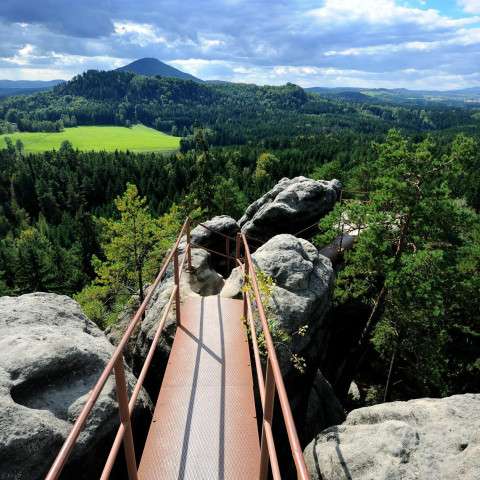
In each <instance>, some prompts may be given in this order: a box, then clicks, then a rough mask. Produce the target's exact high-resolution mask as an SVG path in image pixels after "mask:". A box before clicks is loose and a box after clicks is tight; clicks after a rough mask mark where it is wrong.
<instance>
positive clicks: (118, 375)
mask: <svg viewBox="0 0 480 480" xmlns="http://www.w3.org/2000/svg"><path fill="white" fill-rule="evenodd" d="M202 226H203V225H202ZM190 228H191V220H190V218H187V219H186V220H185V222H184V224H183V226H182V228H181V230H180V233H179V235H178V237H177V239H176V241H175V243H174V245H173V247H172V248H171V250H170V251H169V253H168V254H167V256H166V257H165V259H164V261H163V264H162V267H161V269H160V272H159V273H158V275H157V277H156V278H155V281H154V282H153V284H152V285H151V287H150V289H149V291H148V293H147V295H146V296H145V299H144V300H143V302H142V304H141V305H140V306H139V308H138V310H137V311H136V313H135V315H134V316H133V318H132V320H131V321H130V323H129V325H128V326H127V329H126V330H125V333H124V334H123V336H122V339H121V340H120V342H119V344H118V345H117V347H116V348H115V350H114V352H113V354H112V356H111V358H110V360H109V362H108V363H107V365H106V366H105V369H104V370H103V372H102V373H101V375H100V377H99V379H98V380H97V383H96V384H95V386H94V387H93V389H92V390H91V392H90V394H89V396H88V399H87V401H86V403H85V405H84V407H83V408H82V410H81V412H80V414H79V416H78V418H77V420H76V421H75V423H74V425H73V427H72V429H71V431H70V433H69V435H68V436H67V438H66V440H65V442H64V444H63V446H62V448H61V450H60V451H59V453H58V455H57V457H56V459H55V461H54V462H53V464H52V466H51V468H50V470H49V472H48V474H47V476H46V477H45V479H46V480H57V479H58V477H59V476H60V474H61V472H62V470H63V468H64V467H65V465H66V463H67V461H68V459H69V457H70V455H71V452H72V450H73V448H74V447H75V445H76V442H77V439H78V437H79V435H80V433H81V431H82V429H83V428H84V426H85V423H86V421H87V419H88V416H89V415H90V413H91V411H92V409H93V407H94V405H95V403H96V401H97V400H98V397H99V396H100V393H101V392H102V390H103V388H104V386H105V384H106V382H107V380H108V378H109V376H110V375H111V373H112V371H113V372H114V373H115V381H116V392H117V398H118V407H119V415H120V425H119V427H118V429H117V434H116V436H115V439H114V442H113V444H112V447H111V449H110V452H109V455H108V458H107V460H106V463H105V465H104V469H103V472H102V474H101V477H100V478H101V480H108V478H109V476H110V473H111V471H112V468H113V466H114V464H115V461H116V458H117V455H118V452H119V450H120V446H121V444H122V443H123V446H124V450H125V459H126V466H127V471H128V477H129V479H130V480H138V475H137V464H136V459H135V451H134V445H133V435H132V427H131V416H132V414H133V411H134V408H135V404H136V401H137V399H138V396H139V394H140V391H141V388H142V386H143V383H144V380H145V377H146V374H147V371H148V368H149V367H150V364H151V362H152V359H153V355H154V353H155V349H156V347H157V344H158V342H159V340H160V336H161V334H162V331H163V327H164V325H165V322H166V319H167V316H168V314H169V313H170V310H171V307H172V304H173V302H174V301H175V305H176V320H177V324H178V325H180V324H181V318H180V308H179V305H180V278H181V275H182V273H183V270H184V266H185V263H187V264H188V269H189V270H191V249H192V248H194V247H200V248H205V247H203V246H200V245H198V246H197V245H195V244H193V243H192V242H191V238H190ZM211 230H212V231H213V232H214V233H219V234H221V232H216V231H215V230H213V229H211ZM184 235H186V238H187V242H186V247H185V249H184V250H183V252H181V253H183V259H182V261H181V262H180V261H179V253H180V252H179V245H180V241H181V240H182V238H183V237H184ZM222 236H224V237H225V240H226V254H222V253H221V252H217V251H214V250H211V249H207V248H206V250H208V251H210V252H212V253H215V254H219V255H221V256H224V257H226V258H227V259H228V260H232V259H233V260H234V262H235V263H236V264H237V265H239V266H240V267H241V268H242V270H243V272H244V275H245V277H249V278H250V280H251V283H252V289H253V293H254V297H255V303H256V307H257V309H258V313H259V317H260V322H261V325H262V329H263V333H264V338H265V344H266V350H267V367H266V375H265V379H264V378H263V372H262V368H261V360H260V352H259V346H258V341H257V339H256V336H255V323H254V318H253V308H252V301H251V300H250V298H249V296H248V295H246V294H245V293H244V316H245V319H246V320H247V321H248V323H249V326H250V329H251V331H252V332H253V333H252V344H253V350H254V356H255V365H256V372H257V377H258V385H259V390H260V398H261V403H262V411H263V421H262V440H261V459H260V460H261V464H260V480H265V479H266V478H267V476H268V469H269V465H270V466H271V470H272V476H273V478H274V479H275V480H277V479H281V474H280V468H279V464H278V459H277V454H276V450H275V442H274V438H273V432H272V417H273V404H274V398H275V394H278V398H279V400H280V406H281V410H282V414H283V417H284V422H285V426H286V430H287V435H288V439H289V443H290V448H291V451H292V456H293V460H294V463H295V466H296V469H297V475H298V479H301V480H308V479H309V475H308V471H307V469H306V466H305V461H304V458H303V452H302V449H301V446H300V442H299V440H298V435H297V431H296V427H295V423H294V420H293V416H292V412H291V408H290V404H289V400H288V397H287V393H286V390H285V385H284V383H283V378H282V374H281V371H280V366H279V363H278V359H277V356H276V352H275V347H274V343H273V340H272V337H271V334H270V331H269V328H268V323H267V320H266V316H265V311H264V308H263V305H262V301H261V297H260V292H259V288H258V281H257V277H256V273H255V267H254V264H253V260H252V257H251V254H250V249H249V246H248V238H249V237H247V236H246V235H245V234H243V233H239V234H237V238H236V252H235V257H233V256H231V255H230V240H231V239H232V238H231V237H229V236H228V235H222ZM242 245H243V248H244V257H243V258H242V257H241V256H240V250H241V246H242ZM242 260H243V261H242ZM172 261H173V270H174V271H173V276H174V286H173V288H172V292H171V294H170V297H169V300H168V302H167V304H166V305H165V307H164V309H163V312H162V316H161V318H160V321H159V324H158V326H157V330H156V332H155V336H154V338H153V340H152V344H151V345H150V348H149V351H148V353H147V356H146V358H145V361H144V363H143V366H142V369H141V372H140V374H139V376H138V379H137V382H136V383H135V386H134V389H133V392H132V394H131V396H130V399H129V398H128V392H127V382H126V379H125V372H124V366H123V362H124V360H123V350H124V348H125V347H126V345H127V343H128V341H129V340H130V337H131V335H132V333H133V332H134V330H135V328H136V327H137V326H138V324H139V323H140V322H141V320H142V319H143V317H144V314H145V310H146V308H147V306H148V304H149V302H150V300H151V298H152V296H153V293H154V291H155V290H156V288H157V287H158V285H159V284H160V283H161V281H162V280H163V278H164V275H165V273H166V271H167V268H168V266H169V265H170V263H171V262H172Z"/></svg>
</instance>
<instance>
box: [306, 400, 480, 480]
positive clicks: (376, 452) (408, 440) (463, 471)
mask: <svg viewBox="0 0 480 480" xmlns="http://www.w3.org/2000/svg"><path fill="white" fill-rule="evenodd" d="M479 418H480V394H464V395H455V396H452V397H448V398H442V399H432V398H422V399H418V400H410V401H408V402H392V403H384V404H380V405H375V406H373V407H365V408H360V409H358V410H353V411H352V412H350V414H349V415H348V416H347V419H346V421H345V422H344V423H343V424H342V425H339V426H336V427H330V428H328V429H326V430H324V431H323V432H322V433H320V434H319V435H318V436H317V437H316V438H315V440H313V441H312V442H311V443H310V444H309V445H308V446H307V448H306V449H305V458H306V461H307V466H308V469H309V471H310V474H311V476H312V479H313V480H316V479H322V480H347V479H355V480H371V479H375V480H387V479H388V480H414V479H415V480H417V479H418V480H421V479H435V480H451V479H462V480H476V479H479V478H480V430H479V428H478V427H479V421H478V419H479Z"/></svg>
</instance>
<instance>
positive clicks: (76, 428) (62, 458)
mask: <svg viewBox="0 0 480 480" xmlns="http://www.w3.org/2000/svg"><path fill="white" fill-rule="evenodd" d="M189 230H190V218H187V219H186V220H185V222H184V224H183V226H182V228H181V230H180V233H179V235H178V237H177V240H176V242H175V243H174V246H173V248H172V249H171V250H170V252H169V253H168V255H167V256H166V257H165V260H164V261H163V265H162V268H161V269H160V272H159V273H158V275H157V277H156V278H155V281H154V282H153V284H152V285H151V287H150V289H149V291H148V293H147V295H146V296H145V298H144V300H143V302H142V304H141V305H140V307H139V308H138V310H137V311H136V313H135V315H134V316H133V318H132V320H131V321H130V323H129V325H128V327H127V329H126V330H125V333H124V334H123V336H122V339H121V340H120V342H119V344H118V345H117V347H116V348H115V350H114V352H113V354H112V357H111V358H110V360H109V362H108V363H107V365H106V366H105V369H104V370H103V372H102V373H101V375H100V377H99V379H98V380H97V383H96V384H95V386H94V387H93V389H92V390H91V392H90V395H89V396H88V399H87V401H86V403H85V405H84V406H83V408H82V410H81V412H80V414H79V416H78V417H77V420H76V421H75V423H74V425H73V427H72V429H71V431H70V433H69V435H68V437H67V438H66V439H65V442H64V443H63V446H62V448H61V449H60V451H59V453H58V455H57V457H56V458H55V461H54V462H53V464H52V466H51V467H50V470H49V472H48V473H47V476H46V477H45V480H56V479H58V477H59V476H60V474H61V472H62V470H63V468H64V467H65V464H66V463H67V460H68V458H69V457H70V455H71V453H72V450H73V448H74V447H75V445H76V442H77V439H78V437H79V435H80V433H81V431H82V429H83V427H84V426H85V423H86V421H87V419H88V416H89V415H90V413H91V411H92V409H93V407H94V405H95V403H96V401H97V400H98V397H99V396H100V393H101V392H102V390H103V388H104V386H105V384H106V382H107V380H108V377H109V376H110V374H111V373H112V370H114V369H115V376H116V379H117V395H122V392H120V394H119V393H118V390H119V385H120V390H122V389H123V388H122V387H123V384H122V370H123V368H121V367H120V366H119V365H120V363H121V364H122V367H123V350H124V348H125V346H126V345H127V343H128V341H129V340H130V337H131V335H132V333H133V331H134V330H135V327H137V325H138V324H139V322H140V321H141V319H142V318H143V314H144V313H145V310H146V308H147V306H148V303H149V302H150V299H151V298H152V295H153V292H154V291H155V290H156V288H157V287H158V285H159V284H160V282H161V281H162V279H163V276H164V275H165V272H166V271H167V268H168V265H169V264H170V262H171V260H172V258H176V257H177V255H178V246H179V244H180V241H181V239H182V237H183V235H184V234H185V233H186V231H189ZM187 236H188V235H187ZM188 250H189V249H188V245H187V248H186V251H185V252H184V253H185V254H187V255H186V256H188V257H189V255H188ZM189 260H190V257H189ZM189 266H190V265H189ZM176 267H177V269H178V265H176ZM176 274H177V275H176V277H177V276H178V270H176ZM174 291H175V296H176V297H177V298H178V295H179V288H178V284H177V282H176V285H175V287H174ZM119 377H120V379H119ZM143 379H144V378H142V383H143ZM123 382H125V378H124V375H123ZM138 382H139V381H138V380H137V384H138ZM136 386H137V385H136ZM125 388H126V384H125ZM139 390H140V389H138V391H139ZM136 395H138V392H137V393H136ZM135 400H136V398H135ZM124 401H125V397H124V396H122V397H119V413H120V418H121V425H123V427H124V428H123V433H122V437H124V435H125V433H126V432H128V430H129V428H131V427H130V415H129V414H128V413H129V410H130V409H129V408H128V407H129V406H128V405H127V410H125V405H124ZM127 415H128V419H127ZM129 436H130V434H129ZM124 446H125V449H126V452H125V453H126V458H127V466H128V470H129V474H130V472H131V471H132V472H133V469H132V465H131V463H132V462H135V457H134V453H132V451H131V445H129V441H125V438H124ZM114 447H115V444H114V446H113V447H112V449H113V448H114ZM117 451H118V449H117ZM132 454H133V459H132ZM135 469H136V467H135ZM135 479H136V474H134V473H132V474H130V480H135Z"/></svg>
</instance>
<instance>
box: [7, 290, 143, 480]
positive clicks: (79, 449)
mask: <svg viewBox="0 0 480 480" xmlns="http://www.w3.org/2000/svg"><path fill="white" fill-rule="evenodd" d="M112 352H113V346H112V345H111V344H110V343H109V342H108V340H107V338H106V337H105V335H104V334H103V332H102V331H101V330H100V329H99V328H98V327H97V326H96V325H95V324H94V323H93V322H91V321H90V320H88V319H87V318H86V317H85V315H83V313H82V312H81V310H80V306H79V305H78V304H77V303H76V302H75V301H74V300H72V299H71V298H69V297H66V296H62V295H56V294H49V293H33V294H27V295H22V296H20V297H16V298H15V297H1V298H0V479H1V480H10V479H15V480H19V479H20V480H23V479H25V480H26V479H28V480H31V479H36V478H42V477H43V476H44V475H45V474H46V472H47V471H48V468H49V467H50V465H51V463H52V462H53V460H54V459H55V456H56V454H57V453H58V451H59V449H60V447H61V445H62V444H63V441H64V440H65V438H66V436H67V435H68V433H69V431H70V430H71V428H72V425H73V422H74V421H75V419H76V418H77V416H78V414H79V413H80V411H81V409H82V407H83V405H84V403H85V401H86V399H87V396H88V393H89V392H90V390H91V389H92V388H93V386H94V385H95V383H96V382H97V380H98V377H99V375H100V373H101V372H102V370H103V369H104V367H105V364H106V363H107V361H108V360H109V359H110V357H111V354H112ZM126 375H127V380H128V383H129V388H130V390H131V389H132V388H133V385H134V383H135V378H134V376H133V375H132V374H131V372H130V371H129V370H128V368H127V370H126ZM150 409H151V403H150V400H149V399H148V396H147V395H146V394H145V393H144V392H141V394H140V396H139V400H138V408H137V410H136V413H137V414H142V412H143V414H148V412H149V411H150ZM118 422H119V419H118V409H117V402H116V394H115V385H114V380H113V377H110V379H109V381H108V382H107V384H106V386H105V388H104V390H103V392H102V394H101V395H100V397H99V400H98V402H97V404H96V406H95V407H94V410H93V411H92V413H91V415H90V417H89V419H88V421H87V424H86V427H85V429H84V430H83V432H82V433H81V434H80V437H79V441H78V443H77V446H76V447H75V449H74V453H73V456H72V460H73V461H74V462H82V460H84V459H86V457H87V456H91V455H92V452H96V454H97V453H98V450H97V448H98V447H99V445H101V444H102V442H103V441H104V440H105V439H106V438H107V437H109V436H110V435H112V434H113V433H114V431H116V428H117V427H118ZM94 464H95V462H92V461H91V460H90V461H89V462H88V463H85V465H84V467H83V469H84V472H83V473H82V474H79V475H75V476H72V475H70V477H69V478H82V476H85V475H86V476H87V477H88V475H90V472H89V471H88V470H87V468H86V465H92V468H95V465H94ZM85 478H86V477H85Z"/></svg>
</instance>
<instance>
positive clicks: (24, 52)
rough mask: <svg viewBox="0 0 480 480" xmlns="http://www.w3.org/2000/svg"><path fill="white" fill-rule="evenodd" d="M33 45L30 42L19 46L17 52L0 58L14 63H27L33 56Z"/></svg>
mask: <svg viewBox="0 0 480 480" xmlns="http://www.w3.org/2000/svg"><path fill="white" fill-rule="evenodd" d="M34 50H35V47H34V46H33V45H31V44H30V43H27V44H26V45H25V46H23V47H22V48H20V49H19V50H18V51H17V53H16V54H15V55H13V56H11V57H0V60H3V61H4V62H8V63H13V64H15V65H21V66H23V65H28V64H29V63H30V61H31V60H32V59H33V58H34V57H35V55H34Z"/></svg>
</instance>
